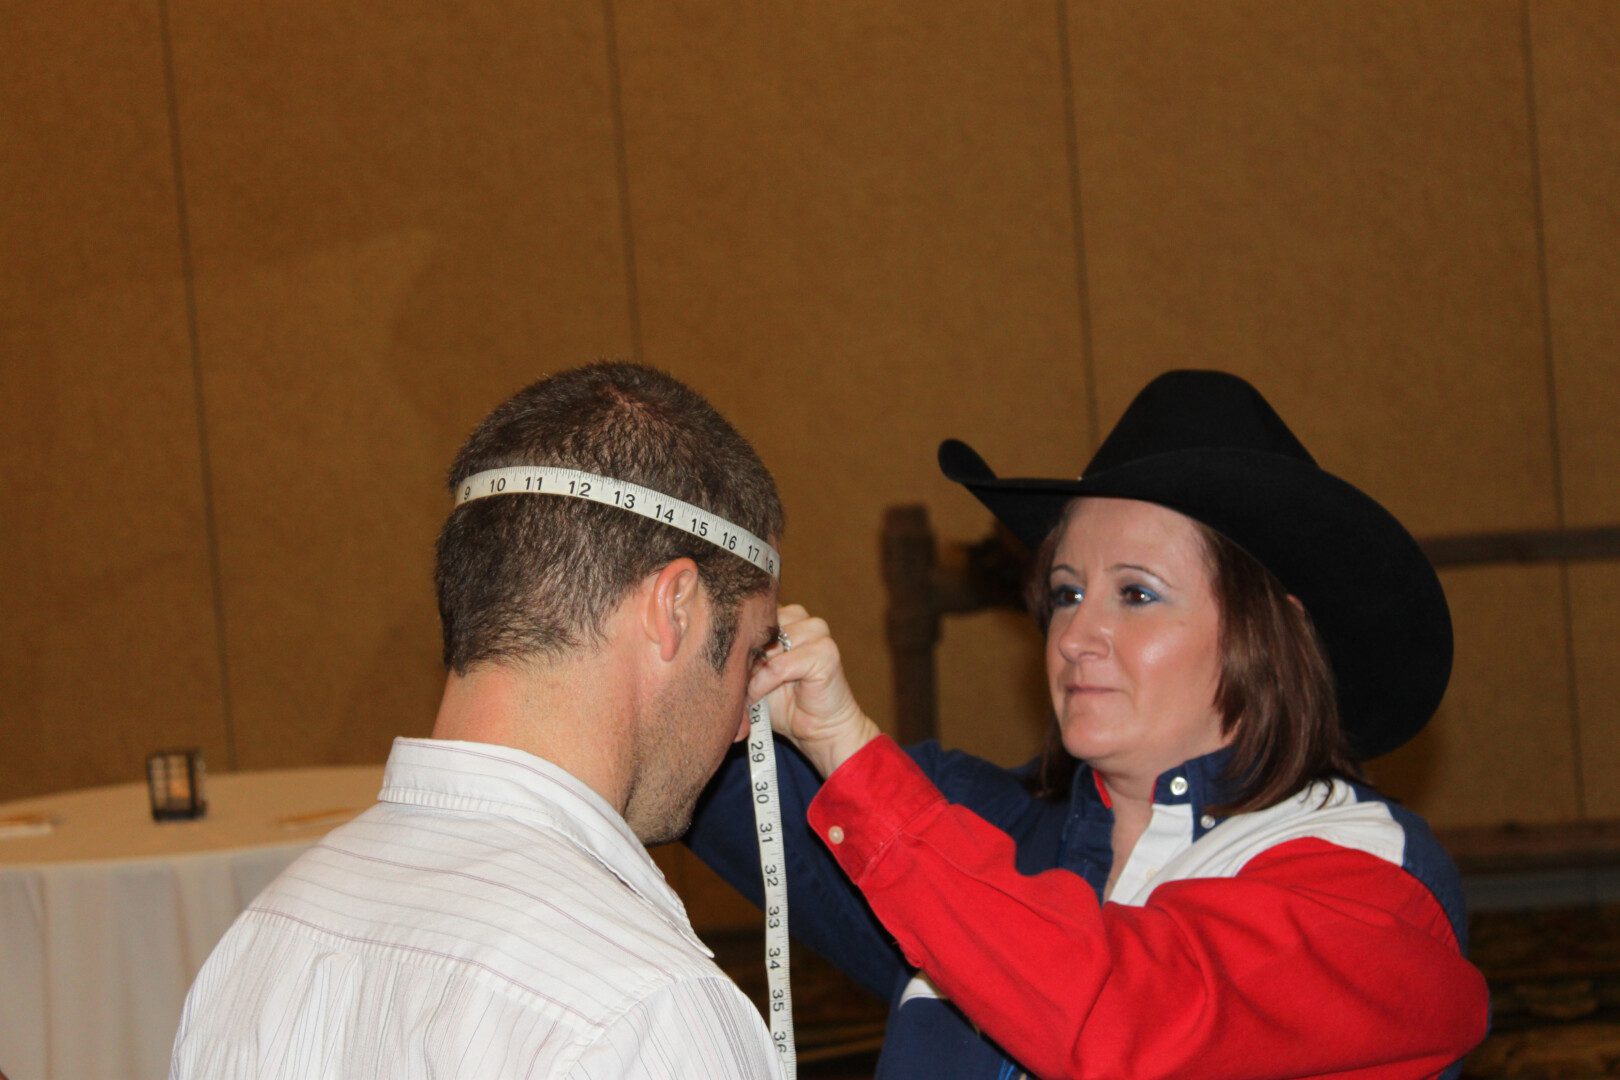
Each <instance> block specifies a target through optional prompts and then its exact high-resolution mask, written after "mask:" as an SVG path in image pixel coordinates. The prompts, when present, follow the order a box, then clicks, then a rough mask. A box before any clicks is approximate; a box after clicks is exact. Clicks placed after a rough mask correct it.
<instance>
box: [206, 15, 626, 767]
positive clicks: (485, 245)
mask: <svg viewBox="0 0 1620 1080" xmlns="http://www.w3.org/2000/svg"><path fill="white" fill-rule="evenodd" d="M175 38H176V46H175V53H176V64H177V68H178V71H179V87H180V91H179V98H180V114H181V122H182V128H183V131H184V134H185V152H186V163H187V180H188V189H189V193H190V202H191V207H192V227H193V234H194V239H195V249H196V263H197V268H198V307H199V320H200V327H201V333H200V338H201V347H202V355H203V361H204V371H205V376H206V395H207V403H208V415H209V419H210V423H211V425H212V426H213V428H214V429H215V430H216V431H217V433H218V434H217V438H216V440H215V457H214V462H215V474H216V483H217V486H218V490H219V519H220V547H221V555H222V559H223V563H224V595H225V605H226V629H227V634H228V642H229V657H230V665H231V677H232V687H233V694H234V700H235V705H236V712H237V724H236V726H237V729H238V731H239V733H240V743H241V763H242V765H243V766H244V767H268V766H275V765H289V764H294V763H300V762H324V761H361V760H380V759H381V758H382V757H383V756H384V754H386V752H387V749H388V742H389V739H390V738H391V737H392V736H393V735H395V734H400V733H404V734H425V733H426V732H427V730H428V728H429V725H430V724H431V721H432V715H433V709H434V706H435V705H436V703H437V695H438V691H439V687H440V685H441V682H442V672H441V670H440V668H439V666H438V637H437V626H436V611H435V608H434V604H433V594H432V582H431V573H432V544H433V537H434V535H435V533H436V532H437V529H438V526H439V524H440V522H441V521H442V520H443V517H444V515H445V514H446V513H447V512H448V510H449V502H448V496H447V494H445V492H444V490H443V486H442V485H443V476H444V472H445V470H446V468H447V467H448V464H449V459H450V457H451V455H452V454H453V452H454V450H455V448H456V447H457V446H458V445H459V444H460V442H461V440H462V439H463V438H464V437H465V436H466V434H467V432H468V431H469V430H470V429H471V427H472V425H473V424H474V423H475V422H476V421H477V420H478V419H479V418H480V417H481V416H482V415H483V414H484V413H486V412H487V411H488V410H489V409H490V408H492V407H493V406H494V405H495V404H496V403H498V402H499V401H500V400H502V399H503V398H505V397H506V396H507V395H508V394H510V393H511V392H512V391H513V390H515V389H517V388H518V387H519V386H522V385H524V384H525V383H527V382H529V381H531V380H533V379H535V378H538V377H540V376H541V375H543V374H545V373H546V372H548V371H551V370H555V369H557V368H560V367H566V366H571V365H573V364H576V363H579V362H581V361H585V360H589V359H594V358H596V357H598V356H601V355H608V354H624V353H627V352H629V351H630V348H631V340H630V332H629V306H628V300H627V294H626V288H627V286H626V275H625V270H624V261H623V260H624V244H623V238H622V233H621V229H620V222H621V203H620V199H619V195H618V192H619V184H618V180H617V174H616V171H615V170H616V155H615V150H614V143H613V123H612V112H611V108H610V94H609V81H608V62H607V55H608V54H607V48H606V38H605V31H604V25H603V21H602V12H601V9H600V8H598V7H596V6H594V5H590V6H585V5H570V6H556V7H547V8H540V9H536V8H534V7H533V6H531V5H518V4H511V5H493V4H486V5H480V6H478V7H477V8H475V9H461V8H456V9H445V8H441V7H439V6H437V5H431V4H426V3H422V4H415V5H407V6H405V7H404V8H403V9H401V8H399V7H397V6H395V7H390V8H387V9H381V8H373V7H371V6H368V5H364V4H337V5H331V4H318V3H293V4H277V5H269V6H266V7H262V8H256V9H253V10H251V11H248V12H245V13H244V11H243V10H240V9H235V8H232V9H229V10H227V9H223V8H222V9H188V10H186V11H184V12H182V13H179V15H178V17H177V19H176V26H175Z"/></svg>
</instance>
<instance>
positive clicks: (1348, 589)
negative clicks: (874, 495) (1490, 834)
mask: <svg viewBox="0 0 1620 1080" xmlns="http://www.w3.org/2000/svg"><path fill="white" fill-rule="evenodd" d="M939 467H940V469H941V470H942V471H943V472H944V473H945V475H946V476H948V477H949V478H950V479H952V480H955V481H956V482H957V483H959V484H961V485H963V486H964V487H966V488H967V489H968V490H969V491H971V492H973V494H974V495H975V496H977V497H978V499H979V501H980V502H982V503H984V505H985V506H986V507H988V508H989V510H990V512H991V513H992V514H994V515H995V516H996V517H997V518H998V519H1000V520H1001V521H1002V523H1003V524H1005V525H1006V526H1007V527H1008V528H1009V529H1011V530H1012V532H1013V534H1014V535H1015V536H1017V537H1018V538H1019V539H1020V540H1022V541H1023V542H1024V543H1025V544H1027V545H1028V546H1029V548H1030V550H1031V551H1034V550H1035V549H1037V548H1038V547H1039V546H1040V544H1041V542H1042V541H1043V540H1044V539H1045V538H1046V535H1047V533H1049V532H1051V531H1052V529H1053V527H1054V526H1056V525H1057V523H1058V519H1059V517H1060V516H1061V515H1062V512H1063V507H1064V506H1065V505H1067V504H1068V502H1069V500H1070V499H1073V498H1075V497H1077V496H1080V495H1091V496H1097V497H1103V498H1116V499H1138V500H1141V501H1143V502H1150V503H1157V504H1158V505H1160V506H1166V507H1169V508H1170V509H1171V510H1175V511H1177V512H1178V513H1181V514H1185V515H1186V516H1187V517H1190V518H1192V519H1193V520H1195V521H1199V522H1202V523H1203V524H1205V525H1207V526H1209V527H1210V528H1212V529H1214V530H1215V531H1216V532H1218V533H1220V534H1221V535H1222V536H1225V537H1226V538H1227V539H1229V540H1231V541H1233V542H1234V543H1236V544H1237V545H1238V546H1239V547H1241V548H1243V550H1245V551H1247V552H1248V553H1249V554H1250V555H1252V556H1254V558H1255V559H1257V560H1259V562H1260V563H1261V565H1263V566H1265V567H1266V569H1268V570H1270V571H1271V572H1272V573H1273V574H1275V575H1276V577H1277V579H1278V580H1279V581H1281V582H1282V584H1283V587H1284V588H1286V589H1287V590H1288V591H1289V593H1291V594H1292V595H1294V596H1296V597H1298V598H1299V601H1300V603H1302V604H1303V605H1304V606H1305V610H1306V611H1307V612H1309V613H1310V616H1311V619H1312V621H1313V622H1314V623H1315V624H1316V629H1317V632H1318V633H1319V634H1320V635H1321V637H1322V642H1323V644H1324V645H1325V646H1326V648H1327V653H1328V660H1329V662H1330V663H1331V664H1332V666H1333V674H1334V680H1335V682H1336V684H1337V687H1338V698H1339V715H1340V718H1341V720H1342V722H1343V724H1344V728H1345V732H1346V733H1347V734H1348V736H1349V738H1350V744H1351V747H1352V749H1353V750H1354V751H1355V753H1356V754H1357V756H1358V757H1361V758H1363V759H1366V758H1372V757H1377V756H1378V755H1380V754H1384V753H1388V752H1389V751H1391V750H1393V749H1395V748H1396V747H1397V746H1400V745H1401V744H1402V743H1404V742H1406V741H1407V740H1408V739H1410V738H1412V736H1414V735H1416V734H1417V733H1418V731H1419V730H1421V729H1422V727H1423V725H1424V724H1426V723H1428V722H1429V718H1430V717H1431V716H1433V715H1434V711H1435V709H1436V708H1438V707H1439V705H1440V697H1441V695H1442V694H1444V693H1445V689H1446V681H1447V680H1448V679H1449V678H1450V676H1451V612H1450V609H1449V608H1448V607H1447V605H1446V595H1445V592H1444V591H1443V590H1442V589H1441V588H1440V579H1439V578H1438V577H1437V576H1436V575H1435V572H1434V567H1433V566H1432V565H1431V564H1430V563H1429V560H1428V558H1427V557H1425V556H1424V554H1423V551H1422V549H1421V548H1419V547H1418V544H1417V541H1416V540H1414V539H1412V536H1411V534H1410V533H1408V532H1407V531H1406V529H1404V528H1403V527H1402V526H1401V523H1400V522H1398V521H1396V520H1395V518H1394V517H1393V516H1392V515H1391V514H1390V513H1389V511H1387V510H1385V509H1384V508H1383V507H1382V506H1380V505H1378V503H1376V502H1374V501H1373V500H1372V498H1370V497H1369V496H1367V495H1365V494H1363V493H1362V492H1361V491H1359V490H1357V489H1356V488H1355V487H1353V486H1352V485H1350V484H1348V483H1346V482H1345V481H1343V480H1341V479H1339V478H1338V477H1336V476H1334V475H1332V474H1331V473H1328V472H1325V471H1324V470H1322V469H1321V468H1319V467H1318V466H1317V464H1316V461H1315V459H1313V458H1312V457H1311V455H1310V453H1309V452H1307V451H1306V449H1305V447H1304V446H1303V445H1302V444H1301V443H1300V441H1299V440H1298V439H1297V438H1295V437H1294V434H1293V432H1291V431H1289V430H1288V427H1287V425H1286V424H1284V423H1283V421H1282V418H1281V417H1280V416H1278V415H1277V413H1276V410H1274V409H1273V408H1272V407H1271V406H1270V405H1269V404H1268V403H1267V402H1266V399H1265V398H1263V397H1261V396H1260V392H1259V391H1258V390H1256V389H1255V388H1254V387H1252V386H1250V385H1249V384H1248V383H1246V382H1244V381H1243V380H1242V379H1240V378H1238V377H1237V376H1235V375H1228V374H1226V373H1224V372H1219V371H1172V372H1168V373H1166V374H1164V375H1160V376H1159V377H1158V378H1156V379H1154V380H1153V381H1152V382H1150V383H1148V385H1147V386H1146V387H1145V388H1143V390H1142V392H1141V393H1140V394H1138V395H1137V396H1136V400H1134V401H1132V402H1131V404H1130V407H1129V408H1127V409H1126V410H1125V414H1124V415H1123V416H1121V417H1120V420H1119V423H1118V424H1116V425H1115V426H1114V430H1113V431H1111V432H1109V434H1108V438H1106V439H1104V440H1103V444H1102V446H1100V447H1098V449H1097V453H1096V455H1095V456H1093V457H1092V459H1091V463H1090V464H1089V465H1087V466H1086V470H1085V472H1084V474H1083V475H1082V476H1080V477H1079V478H1078V479H1074V480H1038V479H1013V478H1006V479H1003V478H999V477H997V476H996V474H995V473H994V472H993V471H992V470H991V468H990V466H989V465H987V464H985V461H984V459H983V458H981V457H980V456H979V455H978V454H977V453H976V452H974V450H973V449H972V447H970V446H968V445H967V444H966V443H962V442H959V441H957V440H955V439H948V440H946V441H945V442H943V443H941V444H940V447H939Z"/></svg>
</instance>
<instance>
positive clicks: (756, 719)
mask: <svg viewBox="0 0 1620 1080" xmlns="http://www.w3.org/2000/svg"><path fill="white" fill-rule="evenodd" d="M748 784H749V791H750V794H751V795H752V800H751V801H752V802H753V804H754V838H755V840H756V841H757V842H758V846H759V874H760V878H761V879H762V882H763V884H764V892H765V983H766V990H767V992H768V993H769V994H770V1018H771V1042H772V1043H773V1044H775V1046H776V1053H777V1057H778V1058H779V1059H780V1060H781V1063H782V1073H783V1075H784V1076H786V1077H787V1080H795V1077H796V1076H797V1075H798V1070H799V1052H798V1049H797V1047H796V1046H795V1045H794V1042H793V987H792V985H791V979H790V977H789V967H788V949H789V944H788V898H787V851H786V850H785V849H784V847H783V842H782V800H781V796H780V795H779V793H778V789H777V785H776V746H775V743H774V742H773V740H772V738H771V713H770V706H768V705H767V704H766V703H765V702H764V701H756V702H755V703H754V704H753V705H752V706H750V707H749V710H748Z"/></svg>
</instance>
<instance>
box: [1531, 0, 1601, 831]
mask: <svg viewBox="0 0 1620 1080" xmlns="http://www.w3.org/2000/svg"><path fill="white" fill-rule="evenodd" d="M1519 12H1520V41H1519V44H1520V48H1521V50H1522V56H1523V64H1524V111H1525V119H1526V131H1527V135H1528V141H1529V150H1530V202H1531V207H1532V211H1533V213H1534V214H1535V237H1536V287H1537V290H1538V297H1537V298H1538V300H1539V302H1540V305H1541V351H1542V363H1543V370H1544V374H1545V382H1546V393H1547V434H1548V439H1549V440H1550V442H1551V444H1552V446H1551V451H1552V484H1553V506H1554V509H1555V513H1556V515H1557V525H1558V527H1559V528H1560V529H1562V528H1564V527H1565V524H1566V512H1565V505H1564V468H1563V456H1562V455H1563V449H1562V445H1563V440H1562V439H1561V438H1560V436H1559V430H1558V370H1557V365H1556V364H1555V363H1554V355H1553V332H1552V285H1551V282H1550V280H1549V275H1548V265H1547V215H1546V207H1545V200H1544V197H1543V192H1542V176H1541V130H1540V125H1539V122H1538V117H1537V113H1536V65H1535V33H1534V25H1533V20H1532V16H1531V11H1530V0H1522V2H1521V3H1520V6H1519ZM1558 591H1559V597H1560V600H1561V601H1562V604H1563V618H1564V663H1565V672H1566V674H1565V677H1566V679H1567V680H1568V686H1569V728H1570V740H1571V741H1570V749H1571V753H1572V754H1573V760H1574V773H1575V775H1574V778H1573V779H1574V789H1575V812H1576V814H1577V815H1579V816H1580V817H1582V818H1584V817H1586V816H1587V805H1586V767H1585V763H1584V761H1583V759H1582V756H1581V695H1580V684H1579V681H1578V679H1579V669H1578V665H1577V664H1576V662H1575V611H1574V599H1573V597H1572V596H1571V595H1570V585H1569V562H1568V561H1567V560H1560V561H1559V564H1558Z"/></svg>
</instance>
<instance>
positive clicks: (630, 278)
mask: <svg viewBox="0 0 1620 1080" xmlns="http://www.w3.org/2000/svg"><path fill="white" fill-rule="evenodd" d="M602 23H603V26H604V29H605V30H606V34H605V35H604V36H605V37H606V40H607V74H608V97H609V101H610V103H611V106H612V111H613V152H614V156H615V159H616V161H617V164H618V173H619V175H618V181H619V228H620V231H621V232H622V233H623V239H624V278H625V301H626V303H627V304H628V306H629V309H630V310H629V315H630V348H631V353H632V358H633V359H634V360H636V361H637V362H638V363H640V362H641V361H642V345H641V294H640V288H639V285H638V283H637V280H636V278H637V274H636V241H635V232H634V230H633V229H632V228H631V221H632V214H631V212H630V153H629V149H628V147H627V146H626V138H625V131H624V89H623V87H622V85H621V76H620V68H619V28H618V20H617V19H616V18H615V16H614V11H613V0H602Z"/></svg>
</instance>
